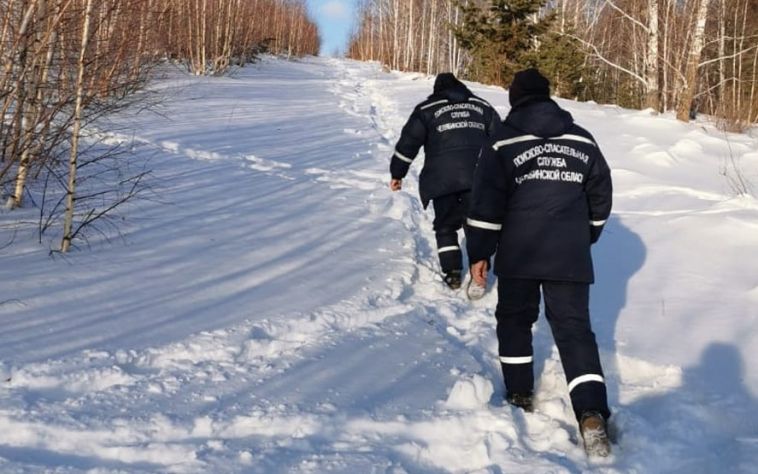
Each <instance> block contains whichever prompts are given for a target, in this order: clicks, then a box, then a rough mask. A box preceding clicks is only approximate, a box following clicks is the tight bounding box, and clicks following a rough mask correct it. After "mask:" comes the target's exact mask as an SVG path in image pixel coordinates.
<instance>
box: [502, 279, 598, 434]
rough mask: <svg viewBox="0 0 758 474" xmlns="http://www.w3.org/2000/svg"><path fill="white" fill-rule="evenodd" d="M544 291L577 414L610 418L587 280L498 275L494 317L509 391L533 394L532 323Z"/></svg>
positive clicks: (551, 326)
mask: <svg viewBox="0 0 758 474" xmlns="http://www.w3.org/2000/svg"><path fill="white" fill-rule="evenodd" d="M540 289H541V290H542V294H543V296H544V299H545V315H546V316H547V320H548V323H549V324H550V329H551V330H552V332H553V338H554V340H555V345H556V346H557V347H558V353H559V354H560V357H561V363H562V365H563V371H564V373H565V374H566V382H567V383H568V387H569V395H570V397H571V404H572V406H573V408H574V414H575V415H576V417H577V419H580V418H581V415H582V413H584V412H585V411H598V412H600V413H601V414H602V415H603V416H605V417H606V418H608V417H610V415H611V412H610V410H609V409H608V396H607V392H606V388H605V380H604V378H603V369H602V367H601V366H600V357H599V356H598V349H597V343H596V342H595V334H594V333H593V332H592V327H591V325H590V312H589V299H590V286H589V284H587V283H573V282H557V281H540V280H525V279H506V278H500V279H499V281H498V303H497V310H496V311H495V316H496V317H497V339H498V345H499V353H500V362H501V367H502V370H503V378H504V380H505V387H506V390H507V391H508V392H513V393H530V392H532V390H533V389H534V353H533V351H532V325H533V324H534V323H535V322H536V321H537V318H538V316H539V311H540Z"/></svg>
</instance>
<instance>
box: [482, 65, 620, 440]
mask: <svg viewBox="0 0 758 474" xmlns="http://www.w3.org/2000/svg"><path fill="white" fill-rule="evenodd" d="M509 100H510V102H511V107H512V108H511V110H510V113H509V114H508V116H507V118H506V120H505V122H504V126H503V127H502V129H500V131H499V132H498V136H497V137H496V138H495V139H494V140H493V141H492V143H491V144H490V145H488V146H485V148H484V149H483V150H482V155H481V157H480V159H479V164H478V167H477V170H476V174H475V177H474V186H473V191H472V193H473V195H472V202H471V208H470V211H469V215H468V221H467V223H468V226H469V233H468V236H467V250H468V255H469V260H470V262H472V265H471V274H472V278H473V279H475V280H477V281H482V280H484V279H485V278H486V274H487V267H488V261H489V258H490V257H491V256H492V254H493V253H495V252H496V251H497V255H496V257H495V268H494V272H495V274H496V275H497V276H498V304H497V309H496V312H495V314H496V317H497V337H498V343H499V353H500V362H501V367H502V372H503V377H504V380H505V386H506V399H507V401H508V402H510V403H511V404H514V405H516V406H520V407H522V408H524V409H526V410H531V409H532V392H533V388H534V373H533V353H532V325H533V324H534V323H535V322H536V321H537V317H538V315H539V303H540V293H541V294H542V296H543V297H544V301H545V315H546V317H547V320H548V322H549V324H550V327H551V329H552V332H553V337H554V339H555V343H556V346H557V347H558V351H559V353H560V356H561V362H562V364H563V369H564V372H565V374H566V379H567V382H568V389H569V394H570V397H571V402H572V406H573V409H574V414H575V416H576V418H577V420H578V421H579V422H580V428H581V429H582V434H583V435H584V438H585V445H586V444H587V439H588V438H589V437H590V435H589V434H588V433H590V431H592V430H594V431H593V433H595V432H596V434H597V433H599V434H598V436H600V437H602V436H603V435H604V434H606V435H607V432H606V430H605V426H606V425H605V422H606V420H607V419H608V417H609V416H610V414H611V413H610V410H609V409H608V402H607V394H606V388H605V380H604V377H603V370H602V367H601V365H600V358H599V356H598V348H597V344H596V341H595V335H594V333H593V332H592V328H591V325H590V315H589V285H590V284H591V283H592V282H593V281H594V274H593V267H592V256H591V253H590V246H591V244H593V243H594V242H596V241H597V240H598V238H599V237H600V234H601V232H602V230H603V226H604V224H605V222H606V220H607V219H608V217H609V215H610V212H611V199H612V184H611V172H610V169H609V167H608V164H607V163H606V161H605V158H604V157H603V154H602V153H601V152H600V148H599V147H598V145H597V142H596V141H595V139H594V138H593V137H592V135H591V134H590V133H589V132H587V131H586V130H585V129H583V128H582V127H580V126H579V125H577V124H576V123H574V120H573V118H572V116H571V114H570V113H568V112H567V111H565V110H563V109H561V108H560V107H559V106H558V104H556V103H555V102H554V101H552V100H551V99H550V89H549V82H548V80H547V79H546V78H545V77H543V76H542V75H541V74H540V73H539V71H537V70H536V69H528V70H525V71H521V72H519V73H517V74H516V76H515V78H514V80H513V83H512V84H511V87H510V90H509ZM603 443H604V445H605V446H607V449H608V450H609V449H610V448H609V445H608V443H607V436H606V437H605V441H604V442H603ZM606 451H607V450H606ZM606 454H607V452H606Z"/></svg>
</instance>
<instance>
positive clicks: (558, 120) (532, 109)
mask: <svg viewBox="0 0 758 474" xmlns="http://www.w3.org/2000/svg"><path fill="white" fill-rule="evenodd" d="M505 124H506V125H509V126H511V127H513V128H515V129H517V130H521V131H522V132H524V133H528V134H531V135H536V136H538V137H542V138H547V137H556V136H558V135H563V134H564V133H566V132H567V131H568V130H569V129H570V128H571V126H572V125H573V124H574V118H573V117H572V116H571V114H570V113H568V112H567V111H565V110H563V109H562V108H560V107H559V106H558V104H556V103H555V102H554V101H553V100H552V99H547V98H544V99H542V98H540V99H535V100H531V101H528V102H525V103H523V104H521V105H519V106H517V107H514V108H513V109H511V111H510V113H508V117H506V119H505Z"/></svg>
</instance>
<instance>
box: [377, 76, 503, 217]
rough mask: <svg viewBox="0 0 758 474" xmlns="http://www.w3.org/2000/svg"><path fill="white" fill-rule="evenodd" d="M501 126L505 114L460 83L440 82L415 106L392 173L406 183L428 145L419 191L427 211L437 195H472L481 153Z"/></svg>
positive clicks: (452, 80) (449, 80)
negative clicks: (405, 178)
mask: <svg viewBox="0 0 758 474" xmlns="http://www.w3.org/2000/svg"><path fill="white" fill-rule="evenodd" d="M449 76H450V77H452V75H449ZM438 79H439V78H438ZM499 127H500V116H499V115H498V114H497V112H496V111H495V109H494V108H492V106H491V105H490V104H489V103H488V102H487V101H485V100H484V99H481V98H479V97H477V96H475V95H474V94H472V93H471V91H470V90H469V89H468V88H467V87H466V86H465V85H464V84H463V83H462V82H460V81H458V80H457V79H454V78H452V79H450V78H448V79H447V80H446V81H440V80H438V81H437V82H436V83H435V90H434V93H433V94H432V95H430V96H429V97H428V98H427V99H426V100H425V101H423V102H421V103H420V104H418V105H417V106H416V108H415V109H414V110H413V113H412V114H411V116H410V118H409V119H408V122H407V123H406V124H405V126H404V127H403V130H402V133H401V135H400V139H399V140H398V142H397V145H396V146H395V153H394V154H393V156H392V161H391V163H390V173H391V174H392V177H393V178H395V179H403V178H404V177H405V175H406V174H407V173H408V168H409V167H410V164H411V163H412V162H413V160H414V158H416V155H417V154H418V152H419V149H420V148H421V147H422V146H423V147H424V155H425V159H424V167H423V169H422V170H421V175H420V177H419V188H420V189H419V192H420V194H421V201H422V202H423V204H424V207H426V206H427V205H428V204H429V201H430V200H432V199H434V198H436V197H440V196H444V195H447V194H451V193H456V192H460V191H468V190H470V189H471V186H472V184H473V178H474V169H475V168H476V160H477V157H478V156H479V151H480V150H481V148H482V146H483V145H484V144H485V143H487V142H488V141H489V140H490V137H492V136H494V135H495V132H496V130H497V128H499Z"/></svg>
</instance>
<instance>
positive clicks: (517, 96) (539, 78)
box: [508, 68, 550, 107]
mask: <svg viewBox="0 0 758 474" xmlns="http://www.w3.org/2000/svg"><path fill="white" fill-rule="evenodd" d="M536 97H540V98H547V99H549V98H550V81H548V80H547V78H546V77H545V76H543V75H542V74H540V72H539V71H538V70H537V69H535V68H529V69H525V70H523V71H519V72H517V73H516V75H515V76H514V77H513V82H511V87H510V88H509V89H508V100H509V101H510V103H511V107H516V106H517V105H519V104H522V103H524V102H526V101H527V100H529V99H531V98H536Z"/></svg>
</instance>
